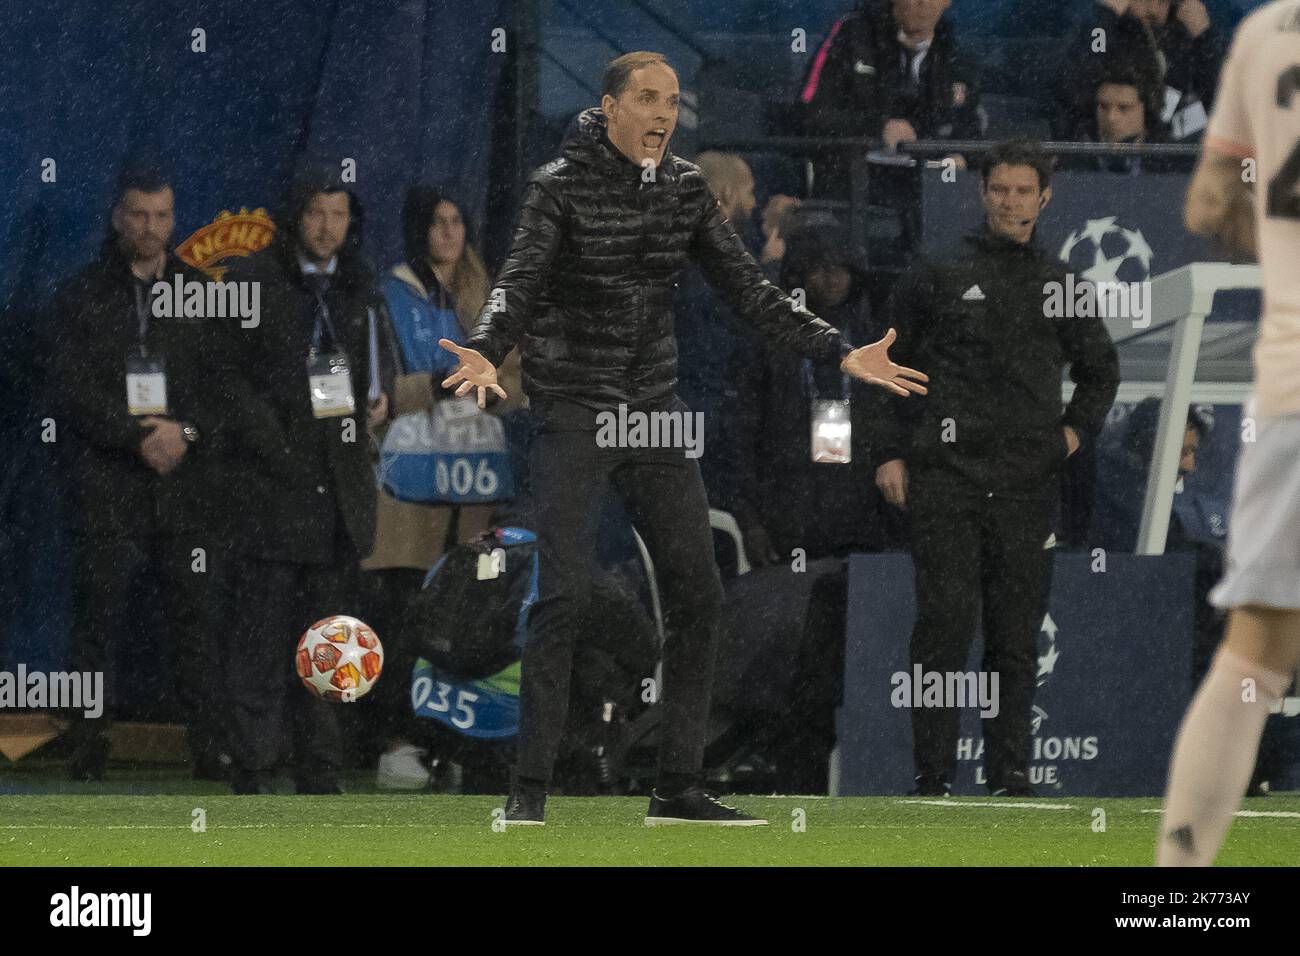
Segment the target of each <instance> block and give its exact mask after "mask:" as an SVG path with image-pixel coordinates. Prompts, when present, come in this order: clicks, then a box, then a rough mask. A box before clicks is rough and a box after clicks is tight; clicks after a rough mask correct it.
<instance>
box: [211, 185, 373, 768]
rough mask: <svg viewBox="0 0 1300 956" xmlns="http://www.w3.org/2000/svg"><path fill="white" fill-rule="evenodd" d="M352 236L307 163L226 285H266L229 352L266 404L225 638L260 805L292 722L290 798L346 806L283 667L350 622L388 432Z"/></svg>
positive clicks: (239, 734) (350, 208)
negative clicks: (303, 638)
mask: <svg viewBox="0 0 1300 956" xmlns="http://www.w3.org/2000/svg"><path fill="white" fill-rule="evenodd" d="M361 221H362V210H361V207H360V205H359V203H358V202H357V199H356V197H355V196H353V195H352V193H351V192H349V191H348V190H347V189H346V188H345V187H344V186H343V185H342V184H341V183H340V181H339V166H337V165H331V164H328V163H316V162H308V163H306V164H304V165H303V166H302V167H301V168H300V170H299V171H298V172H297V173H296V174H295V176H294V179H293V183H292V185H291V187H290V191H289V195H288V200H287V202H286V204H285V206H284V208H283V210H282V211H281V214H280V215H279V216H278V217H277V220H276V232H275V238H274V239H273V240H272V242H271V245H270V246H269V247H268V248H267V249H265V250H263V251H262V252H259V253H256V254H255V255H253V256H252V257H250V258H249V259H248V260H246V261H244V262H242V263H238V264H237V265H236V266H234V267H233V268H232V269H231V270H230V272H229V274H228V275H227V279H228V280H230V279H233V280H240V281H248V282H257V283H259V285H260V288H261V304H262V309H261V321H260V323H259V324H258V326H257V327H256V328H252V329H244V330H241V333H240V334H239V335H238V336H237V337H236V339H237V342H238V345H239V349H238V362H239V367H240V368H241V369H242V370H243V371H244V373H245V375H246V377H247V378H248V379H249V381H250V383H251V385H252V388H253V391H254V393H255V394H256V395H257V397H258V398H260V399H261V406H260V411H261V415H260V416H259V418H258V419H257V421H255V422H253V423H250V425H249V427H248V429H247V432H248V434H247V436H246V437H247V440H248V443H249V446H250V459H251V460H250V461H249V462H248V467H247V469H246V470H245V473H244V474H243V475H242V476H241V487H240V488H239V489H238V492H237V493H238V495H239V497H240V499H241V504H242V506H243V508H244V510H245V513H246V514H247V522H246V527H245V528H244V529H243V534H242V543H243V545H244V551H245V553H244V555H243V556H242V559H241V560H240V561H239V562H238V564H237V566H236V573H235V575H234V576H233V583H232V587H233V590H234V597H235V601H236V607H237V613H236V614H235V615H233V617H232V620H231V622H230V625H229V627H228V628H227V629H226V634H227V637H228V646H227V648H226V653H225V661H226V666H227V668H228V673H227V675H226V677H227V679H226V682H225V686H226V688H227V692H228V694H229V697H230V698H231V700H230V703H231V708H230V726H231V733H232V736H233V738H234V743H235V751H234V756H235V763H236V774H235V777H234V780H233V785H234V790H235V793H238V794H251V793H265V792H268V791H269V789H270V782H269V777H270V775H271V774H272V772H273V771H274V770H275V768H276V767H277V765H278V764H279V762H280V761H281V759H282V757H283V751H284V750H285V749H287V748H286V746H285V745H286V743H287V737H288V734H287V731H286V723H285V722H286V719H287V715H286V714H285V713H284V711H285V710H286V709H287V708H290V707H292V708H293V709H294V711H296V713H295V715H294V716H295V718H296V719H295V720H294V722H293V723H294V727H293V729H294V733H293V738H294V746H293V758H294V764H295V767H294V772H295V778H296V780H295V782H296V784H297V789H298V792H299V793H315V794H333V793H340V792H341V790H340V789H339V783H338V777H337V771H338V767H339V764H340V761H341V759H342V756H343V754H344V749H343V740H342V735H341V732H340V727H339V714H338V708H337V707H336V705H334V704H332V703H329V702H327V701H323V700H318V699H315V698H313V697H311V696H310V695H308V694H307V693H305V692H304V691H303V689H302V687H301V685H300V683H299V681H298V679H297V677H296V676H295V675H294V673H293V671H292V670H291V669H290V668H288V667H286V661H288V660H290V659H291V657H292V651H293V647H294V642H295V641H296V640H297V638H298V636H299V635H300V634H302V632H303V631H304V630H305V629H306V628H307V627H308V626H310V625H311V623H312V622H313V621H316V620H319V619H321V618H323V617H326V616H328V615H330V614H339V613H348V610H349V609H352V608H357V607H358V604H359V599H360V598H359V566H358V562H359V560H360V558H362V557H363V556H365V555H366V554H368V553H369V552H370V549H371V543H372V540H373V536H374V529H375V477H374V470H373V467H372V465H371V458H370V453H369V443H368V440H367V434H366V431H367V424H369V425H371V426H377V425H379V424H380V423H382V422H383V421H385V420H386V419H387V418H388V417H389V409H390V408H391V399H390V396H389V393H390V390H391V387H392V368H391V367H389V368H384V367H383V366H384V364H385V357H386V356H389V355H390V354H391V352H390V350H388V349H383V348H380V347H379V343H380V342H381V341H382V340H383V337H384V335H385V334H387V333H386V332H385V327H386V326H387V324H388V319H387V315H386V310H385V309H384V307H383V303H382V301H380V300H379V298H378V297H377V296H376V295H375V289H374V280H373V276H372V273H371V270H370V268H369V266H368V265H367V264H366V262H365V260H364V259H363V258H362V255H361V249H360V246H361ZM322 380H324V381H322ZM331 385H332V387H330V386H331Z"/></svg>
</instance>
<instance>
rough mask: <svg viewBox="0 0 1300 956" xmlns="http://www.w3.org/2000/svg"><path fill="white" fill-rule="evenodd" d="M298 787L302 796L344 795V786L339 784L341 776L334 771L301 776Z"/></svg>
mask: <svg viewBox="0 0 1300 956" xmlns="http://www.w3.org/2000/svg"><path fill="white" fill-rule="evenodd" d="M296 789H297V791H298V793H299V795H301V796H314V797H338V796H342V795H343V788H342V787H341V786H339V778H338V777H336V776H334V775H333V774H332V773H322V774H311V775H308V776H303V777H299V778H298V781H297V787H296Z"/></svg>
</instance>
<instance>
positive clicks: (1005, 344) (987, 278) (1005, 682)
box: [868, 141, 1119, 796]
mask: <svg viewBox="0 0 1300 956" xmlns="http://www.w3.org/2000/svg"><path fill="white" fill-rule="evenodd" d="M982 176H983V188H982V198H983V202H984V207H985V211H986V219H987V221H986V224H985V225H984V227H983V228H982V229H981V230H980V231H978V232H976V233H975V234H973V235H971V236H968V237H966V238H965V239H964V240H963V241H962V243H961V244H960V245H959V246H958V248H957V249H956V250H954V251H952V252H951V253H949V254H947V255H944V256H942V257H936V258H935V259H933V260H922V261H917V262H915V263H914V264H913V265H912V266H911V267H910V268H909V270H908V271H907V272H906V273H904V275H903V276H902V277H901V278H900V279H899V280H898V284H897V285H896V286H895V288H894V289H893V290H892V292H891V295H890V300H889V303H888V305H887V319H886V321H885V322H882V323H881V324H882V326H892V327H893V328H895V329H897V331H898V342H899V343H902V344H903V346H904V349H905V350H906V354H907V357H908V361H911V362H917V363H920V364H922V365H923V367H926V368H928V369H929V372H928V374H929V375H930V380H931V384H932V387H931V389H930V393H929V394H928V395H927V396H925V397H924V398H923V399H921V400H920V401H919V402H915V403H911V405H910V407H908V406H904V405H903V404H902V403H897V402H893V401H887V402H886V401H882V402H877V403H876V404H877V406H878V407H876V408H874V409H872V410H871V414H870V415H869V417H868V421H869V422H870V427H871V429H872V438H871V443H872V448H873V452H874V454H875V461H876V462H877V463H878V465H879V466H878V468H877V469H876V483H877V485H878V486H879V487H880V489H881V491H882V492H883V494H884V496H885V500H886V501H887V502H889V503H890V504H892V505H894V506H895V507H897V508H906V509H907V510H908V511H909V512H910V513H911V528H912V558H913V562H914V565H915V572H916V602H917V618H916V625H915V629H914V631H913V634H912V649H911V653H912V662H913V664H914V665H916V666H920V667H921V668H922V669H923V670H924V671H925V672H927V673H931V672H937V673H940V674H945V673H946V674H951V673H955V672H959V671H964V670H965V666H966V657H967V653H968V651H969V649H970V645H971V641H972V639H973V638H974V633H975V625H976V621H977V620H978V619H979V615H980V614H981V610H980V609H981V607H982V608H983V611H982V613H983V622H984V640H985V651H984V670H986V671H988V672H996V673H998V674H999V675H1000V678H999V679H1000V710H999V713H998V714H997V716H995V717H991V718H990V719H989V720H988V721H987V723H986V725H985V731H984V739H985V743H986V749H985V767H986V768H987V783H988V787H989V789H990V791H992V792H993V793H995V794H1001V795H1006V796H1016V795H1019V796H1027V795H1030V794H1032V792H1033V791H1032V788H1031V787H1030V786H1029V780H1028V776H1027V771H1028V763H1029V754H1030V724H1029V721H1030V713H1031V709H1032V706H1033V696H1034V686H1035V684H1034V675H1035V668H1036V660H1037V634H1038V626H1039V623H1040V622H1041V621H1042V615H1043V609H1044V608H1045V607H1046V603H1047V594H1048V590H1049V586H1050V580H1051V551H1050V550H1047V545H1048V543H1049V541H1050V533H1051V521H1052V517H1053V511H1054V506H1055V498H1056V496H1058V495H1059V475H1058V473H1059V469H1060V468H1061V466H1062V464H1063V463H1064V462H1065V460H1066V459H1067V458H1068V457H1069V456H1070V455H1072V454H1073V453H1074V452H1075V451H1077V450H1078V448H1079V447H1080V444H1081V443H1082V442H1083V441H1086V440H1089V439H1090V438H1091V436H1093V435H1096V434H1097V433H1098V432H1099V431H1100V430H1101V426H1102V423H1103V422H1104V421H1105V417H1106V412H1107V410H1108V409H1109V408H1110V405H1111V402H1112V401H1113V400H1114V398H1115V392H1116V389H1117V388H1118V386H1119V360H1118V358H1117V356H1116V353H1115V347H1114V345H1113V344H1112V342H1111V340H1110V336H1109V335H1108V334H1107V332H1106V328H1105V325H1104V324H1103V323H1102V322H1101V320H1100V319H1087V318H1077V317H1062V318H1059V319H1047V318H1045V317H1044V296H1045V295H1046V294H1047V292H1046V290H1047V288H1048V283H1057V285H1058V288H1059V287H1060V286H1061V285H1062V284H1063V283H1064V281H1065V277H1066V276H1065V268H1064V267H1063V266H1062V265H1061V264H1060V263H1059V262H1057V261H1056V259H1055V257H1054V256H1053V255H1052V254H1051V253H1049V252H1047V251H1045V250H1043V249H1041V248H1039V247H1038V246H1037V245H1036V244H1035V243H1034V242H1033V235H1034V230H1035V227H1036V224H1037V221H1038V218H1039V216H1040V215H1041V213H1042V210H1043V209H1044V208H1045V207H1046V206H1047V204H1048V202H1049V201H1050V200H1051V196H1052V193H1051V162H1050V160H1049V159H1048V158H1047V157H1046V156H1044V155H1043V154H1042V153H1041V152H1040V151H1039V150H1038V148H1037V147H1036V146H1034V145H1032V144H1030V143H1027V142H1024V141H1019V142H1017V141H1013V142H1008V143H1001V144H999V145H998V146H996V147H994V148H993V149H992V150H991V151H990V152H989V154H988V156H987V158H986V165H985V167H984V170H983V173H982ZM1067 365H1068V366H1069V368H1070V376H1071V378H1072V379H1073V381H1074V382H1075V390H1074V394H1073V396H1072V397H1071V399H1070V403H1069V405H1068V406H1067V407H1066V409H1065V410H1064V413H1062V409H1061V379H1062V373H1063V372H1064V370H1065V366H1067ZM994 390H996V392H997V395H996V396H995V395H994V394H993V391H994ZM872 398H874V396H872ZM912 728H913V737H914V745H913V746H914V753H915V759H916V771H917V777H916V789H915V792H916V793H918V794H922V795H943V794H946V793H947V792H948V791H949V789H950V787H951V783H952V774H953V772H954V770H955V761H956V747H957V730H958V714H957V711H956V709H955V708H951V707H942V708H931V707H926V708H917V709H916V710H914V711H913V712H912Z"/></svg>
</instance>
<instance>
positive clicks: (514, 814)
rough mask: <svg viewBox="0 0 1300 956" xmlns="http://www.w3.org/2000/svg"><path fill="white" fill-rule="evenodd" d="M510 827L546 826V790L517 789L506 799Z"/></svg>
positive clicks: (506, 816) (506, 822)
mask: <svg viewBox="0 0 1300 956" xmlns="http://www.w3.org/2000/svg"><path fill="white" fill-rule="evenodd" d="M505 824H506V826H508V827H544V826H546V791H544V790H543V791H541V792H540V793H538V792H534V791H531V790H516V791H515V792H514V793H512V794H510V799H509V800H507V801H506V815H505Z"/></svg>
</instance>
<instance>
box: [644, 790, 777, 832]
mask: <svg viewBox="0 0 1300 956" xmlns="http://www.w3.org/2000/svg"><path fill="white" fill-rule="evenodd" d="M677 823H703V824H707V825H710V826H715V827H765V826H767V821H766V820H760V819H758V817H751V816H750V815H749V814H747V813H741V812H740V811H739V810H737V809H736V808H735V807H729V806H727V805H726V804H725V803H721V802H720V801H719V800H718V798H717V797H715V796H713V794H711V793H708V792H707V791H705V790H704V789H702V788H700V787H690V788H688V789H686V790H683V791H682V792H681V793H679V794H678V795H677V796H675V797H669V798H667V799H665V798H663V797H661V796H659V793H658V791H655V792H654V793H652V794H651V795H650V809H649V810H647V811H646V815H645V825H646V826H648V827H662V826H672V825H673V824H677Z"/></svg>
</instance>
